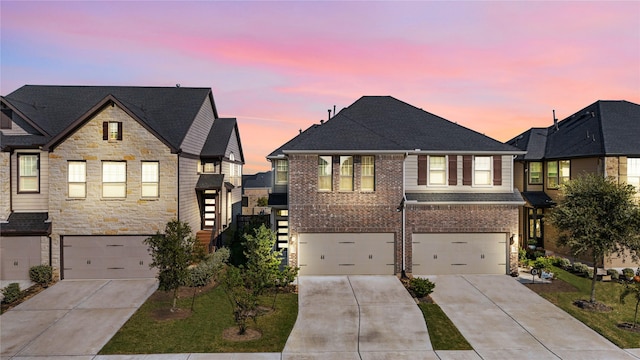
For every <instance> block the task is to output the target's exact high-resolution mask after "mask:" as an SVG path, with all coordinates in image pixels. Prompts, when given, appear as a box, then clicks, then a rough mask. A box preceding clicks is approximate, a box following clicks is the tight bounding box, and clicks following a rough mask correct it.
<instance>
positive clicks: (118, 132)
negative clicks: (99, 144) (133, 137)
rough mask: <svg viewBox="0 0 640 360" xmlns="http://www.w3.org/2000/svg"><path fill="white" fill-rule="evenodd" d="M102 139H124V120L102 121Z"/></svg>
mask: <svg viewBox="0 0 640 360" xmlns="http://www.w3.org/2000/svg"><path fill="white" fill-rule="evenodd" d="M102 140H108V141H118V140H122V122H120V121H105V122H103V123H102Z"/></svg>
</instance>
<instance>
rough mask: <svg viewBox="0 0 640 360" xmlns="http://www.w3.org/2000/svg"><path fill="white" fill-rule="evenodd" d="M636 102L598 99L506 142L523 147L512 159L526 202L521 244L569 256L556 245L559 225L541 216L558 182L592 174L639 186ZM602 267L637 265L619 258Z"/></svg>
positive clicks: (553, 199)
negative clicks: (545, 126)
mask: <svg viewBox="0 0 640 360" xmlns="http://www.w3.org/2000/svg"><path fill="white" fill-rule="evenodd" d="M638 139H640V105H638V104H634V103H631V102H628V101H597V102H595V103H593V104H591V105H589V106H587V107H586V108H584V109H582V110H580V111H578V112H576V113H575V114H573V115H571V116H569V117H567V118H566V119H564V120H562V121H559V122H558V121H557V120H555V119H554V124H553V125H551V126H549V127H547V128H532V129H529V130H527V131H526V132H524V133H522V134H520V135H518V136H516V137H515V138H513V139H511V140H509V141H508V142H507V144H510V145H512V146H515V147H517V148H519V149H521V150H524V151H526V152H527V153H526V154H525V155H519V156H518V157H517V158H516V161H515V166H514V179H515V184H516V187H517V188H518V189H519V190H520V191H521V192H522V195H523V197H524V198H525V200H526V205H525V206H524V207H523V208H522V212H521V219H520V230H519V234H522V235H523V238H524V239H523V245H527V243H529V244H531V246H532V247H542V248H544V249H545V250H546V251H547V252H551V253H557V254H561V255H568V254H569V250H568V249H566V248H559V247H558V246H557V245H556V241H557V239H558V233H557V230H556V229H555V228H554V227H553V226H551V225H550V224H548V223H546V222H545V221H544V217H545V215H546V214H547V212H548V211H549V209H550V208H551V207H553V206H554V205H555V204H556V203H557V202H558V200H559V197H560V185H561V184H563V183H565V182H567V181H569V180H571V179H575V178H577V177H580V176H581V175H584V174H587V173H592V174H598V175H601V176H605V177H608V178H614V179H616V180H617V181H618V182H619V183H628V184H632V185H634V186H635V187H636V188H637V189H640V141H639V140H638ZM639 197H640V195H639ZM604 260H605V262H604V266H605V267H607V268H609V267H617V268H620V267H628V266H631V267H635V266H638V264H633V263H630V262H629V260H627V262H625V263H623V262H622V261H621V260H620V259H618V258H609V259H604Z"/></svg>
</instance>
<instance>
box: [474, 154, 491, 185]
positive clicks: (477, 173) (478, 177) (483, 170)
mask: <svg viewBox="0 0 640 360" xmlns="http://www.w3.org/2000/svg"><path fill="white" fill-rule="evenodd" d="M492 161H493V158H492V157H491V156H476V157H475V159H474V166H475V167H474V171H473V181H474V185H491V180H492V177H491V162H492Z"/></svg>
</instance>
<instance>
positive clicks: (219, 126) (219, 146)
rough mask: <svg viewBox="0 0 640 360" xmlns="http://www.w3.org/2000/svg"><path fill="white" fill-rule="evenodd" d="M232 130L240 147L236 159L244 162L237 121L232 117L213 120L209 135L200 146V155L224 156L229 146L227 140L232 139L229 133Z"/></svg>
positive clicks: (231, 132)
mask: <svg viewBox="0 0 640 360" xmlns="http://www.w3.org/2000/svg"><path fill="white" fill-rule="evenodd" d="M234 130H235V135H236V141H237V143H238V146H239V147H240V154H237V155H238V159H236V161H240V162H242V163H244V154H243V153H242V146H241V143H240V134H239V132H238V122H237V120H236V119H234V118H219V119H215V121H214V122H213V126H212V127H211V130H210V131H209V136H208V137H207V141H206V142H205V144H204V146H203V147H202V151H201V152H200V156H201V157H214V158H225V156H226V151H227V148H228V146H229V142H230V141H231V139H232V137H231V135H232V134H233V133H234Z"/></svg>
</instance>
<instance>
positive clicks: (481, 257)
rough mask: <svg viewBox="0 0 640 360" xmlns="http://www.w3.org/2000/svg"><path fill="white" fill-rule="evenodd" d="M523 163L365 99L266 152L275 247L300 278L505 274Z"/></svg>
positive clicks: (512, 151)
mask: <svg viewBox="0 0 640 360" xmlns="http://www.w3.org/2000/svg"><path fill="white" fill-rule="evenodd" d="M522 154H524V152H523V151H520V150H518V149H516V148H514V147H512V146H509V145H506V144H503V143H501V142H498V141H496V140H493V139H491V138H489V137H487V136H484V135H482V134H479V133H477V132H474V131H472V130H470V129H467V128H464V127H462V126H459V125H457V124H454V123H452V122H450V121H448V120H446V119H443V118H441V117H438V116H436V115H433V114H430V113H428V112H425V111H423V110H422V109H418V108H416V107H414V106H412V105H409V104H407V103H404V102H402V101H400V100H397V99H395V98H393V97H389V96H364V97H362V98H360V99H359V100H357V101H356V102H355V103H353V104H352V105H350V106H349V107H347V108H345V109H343V110H342V111H340V112H338V113H337V114H335V116H334V117H333V118H331V119H330V120H328V121H326V122H321V123H320V124H316V125H313V126H311V127H309V128H308V129H307V130H305V131H304V132H302V131H301V132H300V134H299V135H298V136H296V137H294V138H293V139H291V140H290V141H289V142H287V143H285V144H284V145H282V146H281V147H280V148H278V149H276V150H275V151H273V152H272V153H271V154H269V155H268V157H267V159H268V160H269V161H270V162H271V163H272V173H273V190H272V193H271V194H270V197H269V205H270V206H272V208H273V210H272V217H273V224H274V228H275V231H276V232H277V234H278V247H279V248H281V249H285V250H286V253H287V256H288V261H289V263H290V264H292V265H297V266H300V273H301V274H307V275H309V274H318V275H329V274H401V273H403V272H404V273H408V274H416V275H429V274H460V273H495V274H508V273H511V272H513V271H515V270H516V269H517V250H518V237H517V233H518V232H517V231H518V207H519V206H521V205H523V204H524V201H523V199H522V197H521V196H520V193H519V192H518V190H517V189H515V188H514V187H513V178H512V174H513V171H512V169H513V167H512V166H513V158H514V156H515V155H522Z"/></svg>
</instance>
